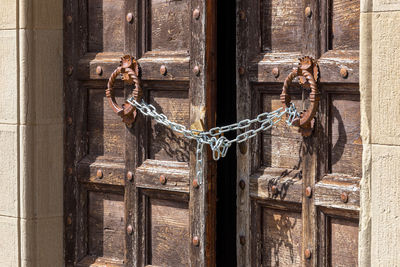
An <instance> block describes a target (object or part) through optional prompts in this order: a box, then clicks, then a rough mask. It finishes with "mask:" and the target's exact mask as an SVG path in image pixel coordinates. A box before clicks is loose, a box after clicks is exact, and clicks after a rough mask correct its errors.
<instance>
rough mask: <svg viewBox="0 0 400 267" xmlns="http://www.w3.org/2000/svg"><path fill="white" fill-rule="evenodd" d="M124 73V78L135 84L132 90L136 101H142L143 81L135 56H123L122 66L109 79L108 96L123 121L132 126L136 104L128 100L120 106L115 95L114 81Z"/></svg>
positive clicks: (130, 83)
mask: <svg viewBox="0 0 400 267" xmlns="http://www.w3.org/2000/svg"><path fill="white" fill-rule="evenodd" d="M120 74H121V75H122V80H123V81H125V82H126V83H128V84H129V85H132V84H135V89H134V90H133V92H132V96H133V97H134V98H135V99H136V101H140V100H141V99H142V96H143V92H142V86H141V81H140V78H139V64H138V62H137V61H136V60H135V58H133V57H131V56H130V55H125V56H123V57H122V58H121V66H120V67H118V68H117V69H116V70H115V71H114V72H113V73H112V74H111V77H110V78H109V79H108V83H107V89H106V96H107V98H108V103H109V104H110V106H111V108H112V109H113V110H114V111H115V113H117V114H118V116H120V117H121V118H122V121H123V122H124V123H125V124H126V125H128V126H131V125H132V124H133V122H134V121H135V118H136V115H137V111H136V108H135V107H134V106H132V105H131V104H129V103H128V102H127V101H125V103H124V104H123V105H122V107H120V106H119V105H118V104H117V102H116V100H115V96H114V89H113V87H114V83H115V80H116V78H117V77H118V75H120Z"/></svg>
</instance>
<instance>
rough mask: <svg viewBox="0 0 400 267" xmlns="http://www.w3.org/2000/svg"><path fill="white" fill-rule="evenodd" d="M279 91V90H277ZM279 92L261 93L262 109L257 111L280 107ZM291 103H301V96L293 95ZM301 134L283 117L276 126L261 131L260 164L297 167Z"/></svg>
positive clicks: (269, 110) (268, 110)
mask: <svg viewBox="0 0 400 267" xmlns="http://www.w3.org/2000/svg"><path fill="white" fill-rule="evenodd" d="M278 92H279V91H278ZM279 94H280V92H279V93H276V94H262V95H261V97H262V105H263V106H262V110H260V112H259V113H263V112H266V111H267V112H271V111H274V110H277V109H278V108H280V107H282V102H281V100H280V98H279ZM292 101H293V103H295V104H296V105H300V104H301V96H299V95H294V96H293V97H292ZM301 141H302V139H301V135H300V134H299V133H298V131H297V130H296V129H294V128H290V127H288V126H287V125H286V122H285V119H284V118H283V119H282V120H281V121H280V122H279V123H278V124H277V125H276V127H273V128H271V129H270V130H267V131H265V132H263V133H262V155H260V157H262V165H263V166H267V167H274V168H283V169H289V170H291V169H299V155H300V148H301Z"/></svg>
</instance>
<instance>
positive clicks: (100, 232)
mask: <svg viewBox="0 0 400 267" xmlns="http://www.w3.org/2000/svg"><path fill="white" fill-rule="evenodd" d="M214 5H215V2H214V1H203V0H193V1H190V0H172V1H164V0H163V1H161V0H129V1H128V0H116V1H111V0H78V1H76V0H66V1H64V14H65V25H64V26H65V27H64V28H65V35H64V37H65V41H64V48H65V49H64V62H65V76H64V81H65V100H66V103H65V114H66V121H67V125H66V138H65V151H66V152H65V165H66V175H65V185H66V186H65V190H64V193H65V194H64V196H65V197H64V200H65V201H64V203H65V217H66V218H65V221H66V223H65V258H66V265H67V266H144V265H159V266H187V265H190V264H192V265H201V266H204V265H206V264H205V262H206V261H207V262H208V263H210V264H211V265H212V264H213V262H214V261H215V256H212V253H214V251H215V249H214V242H215V238H214V228H215V227H213V225H215V210H213V208H212V207H213V204H212V203H213V201H215V189H214V187H215V186H214V185H213V181H214V180H213V179H215V166H214V165H213V164H212V163H207V161H208V159H207V155H206V154H205V155H204V159H203V161H204V162H205V163H204V170H206V168H208V169H207V171H204V180H205V182H204V185H202V186H200V187H199V188H196V189H195V188H193V187H190V186H189V185H190V184H191V180H192V179H194V177H195V176H194V175H193V174H194V173H195V156H194V153H190V151H191V150H193V148H194V143H193V142H189V141H188V140H187V139H186V138H184V137H183V136H182V135H180V134H176V133H175V132H173V131H171V130H169V129H167V128H166V127H165V126H161V125H159V124H156V123H155V122H154V120H153V119H150V118H147V117H144V116H142V114H140V113H139V115H138V116H137V118H136V121H135V123H134V125H133V127H132V128H129V127H126V125H125V124H124V123H123V122H121V119H120V118H119V117H118V116H117V115H116V114H115V113H114V112H113V111H112V109H111V108H110V107H109V104H108V100H107V98H106V96H105V89H106V87H107V80H108V78H109V77H110V76H111V74H112V73H113V71H114V70H115V69H116V68H117V67H118V66H119V64H120V58H121V56H123V55H125V54H131V55H132V56H134V57H135V58H136V59H137V60H138V62H139V65H140V69H141V73H140V74H141V79H142V88H143V91H144V100H145V101H146V102H147V103H149V104H152V105H154V106H155V107H156V109H157V111H158V112H160V113H163V114H165V115H166V116H167V117H168V118H169V119H170V120H171V121H174V122H176V123H180V124H183V125H185V126H186V127H187V128H190V125H192V124H193V123H194V122H195V121H196V120H199V119H201V120H202V121H203V122H204V124H205V125H206V126H207V128H212V127H214V122H215V103H214V102H213V100H212V99H213V97H212V96H213V95H214V94H215V86H216V85H215V82H214V81H215V77H214V75H215V74H214V71H213V70H214V68H215V61H216V58H212V57H210V55H211V54H213V55H214V54H215V48H216V43H215V41H208V42H207V43H206V39H207V38H211V39H212V40H215V34H216V32H215V31H214V28H213V27H215V23H213V21H215V20H216V19H215V14H214V11H215V8H213V7H214ZM195 8H197V9H198V10H199V12H200V16H199V19H196V18H193V16H192V12H193V10H194V9H195ZM130 18H132V19H130ZM207 23H208V24H207ZM206 28H207V29H208V30H207V31H206ZM206 32H207V36H208V37H207V38H206ZM206 53H208V54H207V55H206ZM206 57H207V60H206ZM190 64H191V65H193V64H197V65H198V66H199V69H200V73H199V74H197V75H196V74H194V73H193V72H192V71H190V68H191V67H190ZM161 66H164V67H165V71H164V72H160V68H161ZM211 76H213V77H214V78H211ZM132 89H133V88H132V86H129V85H127V84H124V83H123V82H122V81H121V80H120V78H119V77H118V78H117V81H116V82H115V85H114V93H115V96H116V100H117V102H118V103H119V104H122V103H123V102H124V99H126V98H127V97H128V96H129V95H130V94H131V92H132ZM206 95H207V99H206ZM199 103H201V105H199ZM204 109H205V110H206V113H204V112H203V113H201V111H202V110H204ZM206 116H207V117H206ZM189 173H191V174H192V175H189ZM161 175H163V176H164V177H165V180H164V181H162V180H160V176H161ZM211 184H212V186H211ZM209 185H210V186H209ZM189 203H191V204H190V205H189ZM214 206H215V205H214ZM210 207H211V208H210ZM194 235H197V236H198V237H199V243H200V244H199V246H198V247H196V246H194V245H192V243H191V239H192V238H193V236H194ZM206 254H207V257H206Z"/></svg>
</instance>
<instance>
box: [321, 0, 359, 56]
mask: <svg viewBox="0 0 400 267" xmlns="http://www.w3.org/2000/svg"><path fill="white" fill-rule="evenodd" d="M327 4H328V8H329V11H328V12H329V13H328V16H329V24H330V25H329V27H330V29H329V30H330V38H329V49H330V50H358V48H359V43H360V42H359V31H360V20H359V17H360V15H359V14H360V2H359V1H353V0H328V1H327Z"/></svg>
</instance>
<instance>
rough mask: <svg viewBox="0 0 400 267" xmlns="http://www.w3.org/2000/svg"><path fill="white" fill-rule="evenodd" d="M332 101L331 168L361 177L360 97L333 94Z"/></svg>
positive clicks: (333, 170)
mask: <svg viewBox="0 0 400 267" xmlns="http://www.w3.org/2000/svg"><path fill="white" fill-rule="evenodd" d="M357 91H358V88H357ZM330 101H331V102H330V104H329V106H330V113H329V118H330V120H331V121H330V125H329V126H330V128H331V129H332V130H331V133H332V134H331V142H330V143H331V148H330V149H331V152H330V166H329V167H330V170H331V172H332V173H345V174H349V175H353V176H357V177H361V171H362V169H361V166H362V165H361V161H362V143H361V136H360V97H359V95H348V94H347V95H331V96H330Z"/></svg>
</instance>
